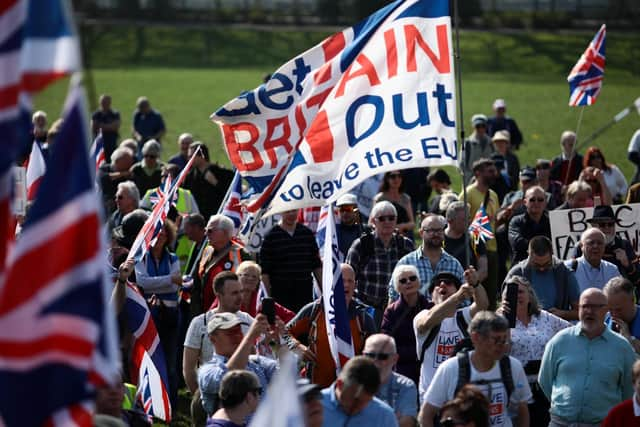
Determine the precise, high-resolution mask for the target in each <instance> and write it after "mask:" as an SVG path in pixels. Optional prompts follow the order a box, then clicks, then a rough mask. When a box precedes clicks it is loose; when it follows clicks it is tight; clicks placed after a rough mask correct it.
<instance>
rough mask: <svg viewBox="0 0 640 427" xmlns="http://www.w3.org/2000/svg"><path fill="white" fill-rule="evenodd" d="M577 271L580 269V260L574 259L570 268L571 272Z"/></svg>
mask: <svg viewBox="0 0 640 427" xmlns="http://www.w3.org/2000/svg"><path fill="white" fill-rule="evenodd" d="M577 269H578V260H577V259H575V258H573V259H572V260H571V267H569V270H571V271H573V272H574V273H575V272H576V270H577Z"/></svg>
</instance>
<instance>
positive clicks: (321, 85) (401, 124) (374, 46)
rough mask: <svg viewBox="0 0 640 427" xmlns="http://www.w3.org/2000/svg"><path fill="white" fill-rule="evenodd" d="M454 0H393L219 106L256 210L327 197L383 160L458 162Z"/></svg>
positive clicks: (388, 166) (385, 165) (400, 165)
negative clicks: (451, 12)
mask: <svg viewBox="0 0 640 427" xmlns="http://www.w3.org/2000/svg"><path fill="white" fill-rule="evenodd" d="M448 3H449V2H448V0H430V1H416V0H413V1H410V0H409V1H396V2H394V3H392V4H389V5H388V6H386V7H385V8H383V9H381V10H379V11H378V12H376V13H375V14H373V15H371V16H370V17H369V18H367V19H365V20H364V21H363V22H361V23H359V24H358V25H356V26H354V27H352V28H348V29H346V30H344V31H342V32H340V33H337V34H334V35H333V36H331V37H329V38H327V39H326V40H324V41H323V42H322V43H320V44H319V45H317V46H315V47H313V48H311V49H310V50H308V51H307V52H305V53H303V54H302V55H299V56H297V57H296V58H294V59H292V60H291V61H289V62H288V63H286V64H285V65H283V66H282V67H281V68H280V69H278V70H277V71H276V72H275V73H273V75H272V76H271V79H270V80H269V81H267V82H266V83H265V84H263V85H261V86H260V87H258V88H256V89H254V90H253V91H251V92H245V93H243V94H241V95H240V96H238V97H237V98H236V99H234V100H232V101H230V102H228V103H227V104H226V105H224V106H223V107H222V108H220V109H219V110H218V111H216V112H215V113H214V114H212V116H211V119H212V120H213V121H214V122H215V123H217V124H218V125H219V126H220V128H221V131H222V135H223V141H224V145H225V149H226V151H227V154H228V155H229V159H230V160H231V162H232V163H233V164H234V166H235V167H236V168H237V169H238V171H240V173H241V175H242V176H243V177H244V178H245V179H246V180H247V182H248V183H249V184H250V185H251V186H252V187H253V189H254V190H255V192H256V195H255V197H253V198H252V199H250V201H249V204H248V206H247V209H248V210H249V211H250V212H255V211H258V210H259V209H261V208H266V209H267V212H266V214H267V215H268V214H273V213H277V212H283V211H286V210H290V209H296V208H301V207H305V206H321V205H324V204H326V203H330V202H333V201H335V200H336V199H337V198H338V197H339V196H340V195H341V194H344V193H346V192H348V190H349V189H351V188H352V187H354V186H356V185H357V184H359V183H361V182H362V181H364V180H365V179H366V178H367V177H369V176H372V175H375V174H379V173H381V172H386V171H390V170H396V169H405V168H413V167H424V166H435V165H457V164H458V150H457V146H458V144H457V141H456V122H455V120H456V109H455V93H454V89H455V87H454V86H455V79H454V70H453V55H452V45H451V19H450V17H449V4H448Z"/></svg>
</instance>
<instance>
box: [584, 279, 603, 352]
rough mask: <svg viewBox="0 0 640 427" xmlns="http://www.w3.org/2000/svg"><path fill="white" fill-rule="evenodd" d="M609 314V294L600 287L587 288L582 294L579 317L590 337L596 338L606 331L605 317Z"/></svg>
mask: <svg viewBox="0 0 640 427" xmlns="http://www.w3.org/2000/svg"><path fill="white" fill-rule="evenodd" d="M606 315H607V296H606V295H605V294H604V292H602V291H601V290H600V289H597V288H589V289H585V291H584V292H582V294H581V295H580V305H579V307H578V318H579V319H580V326H581V328H582V332H583V333H584V335H586V336H587V338H589V339H593V338H596V337H598V336H600V335H602V333H603V332H604V330H605V328H606V325H605V324H604V319H605V317H606Z"/></svg>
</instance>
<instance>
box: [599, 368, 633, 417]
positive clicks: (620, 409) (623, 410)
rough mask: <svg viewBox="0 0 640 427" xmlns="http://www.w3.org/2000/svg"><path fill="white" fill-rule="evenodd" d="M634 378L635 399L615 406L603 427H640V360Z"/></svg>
mask: <svg viewBox="0 0 640 427" xmlns="http://www.w3.org/2000/svg"><path fill="white" fill-rule="evenodd" d="M632 378H633V389H634V390H635V392H634V393H633V397H632V398H631V399H628V400H625V401H624V402H622V403H620V404H619V405H616V406H614V407H613V409H611V411H609V415H607V418H605V419H604V421H603V422H602V427H640V360H636V363H634V364H633V368H632ZM636 408H638V409H636Z"/></svg>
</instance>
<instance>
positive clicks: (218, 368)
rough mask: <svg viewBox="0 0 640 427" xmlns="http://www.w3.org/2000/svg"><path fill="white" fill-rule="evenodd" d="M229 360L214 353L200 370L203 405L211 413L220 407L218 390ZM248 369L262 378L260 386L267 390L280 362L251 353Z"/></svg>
mask: <svg viewBox="0 0 640 427" xmlns="http://www.w3.org/2000/svg"><path fill="white" fill-rule="evenodd" d="M228 360H229V359H227V358H226V357H224V356H220V355H218V354H214V355H213V357H212V358H211V361H210V362H209V363H206V364H204V365H202V366H201V367H200V369H199V370H198V388H199V389H200V393H201V400H202V407H203V408H204V410H205V411H206V412H207V414H209V415H211V414H213V413H214V412H215V411H216V410H217V409H218V390H220V383H221V382H222V377H224V374H226V373H227V372H228V371H229V369H228V368H227V361H228ZM246 370H247V371H251V372H253V373H254V374H256V375H257V376H258V379H259V380H260V387H262V389H263V390H267V386H268V385H269V382H271V378H273V375H274V374H275V373H276V371H277V370H278V364H277V363H276V361H274V360H271V359H268V358H266V357H263V356H256V355H251V356H249V362H248V363H247V368H246Z"/></svg>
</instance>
